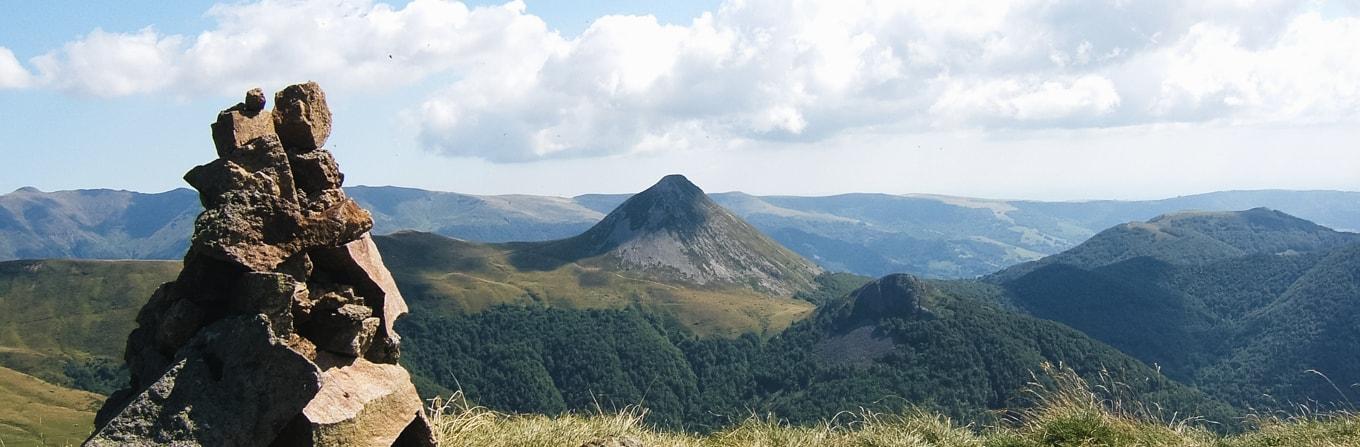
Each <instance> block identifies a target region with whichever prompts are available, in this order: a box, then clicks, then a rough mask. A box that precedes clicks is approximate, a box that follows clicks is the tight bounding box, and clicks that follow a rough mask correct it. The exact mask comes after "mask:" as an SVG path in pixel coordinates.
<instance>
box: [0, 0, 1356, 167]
mask: <svg viewBox="0 0 1360 447" xmlns="http://www.w3.org/2000/svg"><path fill="white" fill-rule="evenodd" d="M1324 3H1325V2H1324ZM1318 5H1319V3H1318V2H1314V1H1305V0H1254V1H1253V0H1223V1H1205V2H1170V1H1145V2H1123V1H1117V2H1088V1H1049V0H1017V1H982V0H956V1H949V2H901V1H891V0H848V1H844V2H825V1H812V0H729V1H726V2H725V3H723V4H722V6H721V7H720V8H719V9H718V10H717V11H714V12H712V13H705V14H703V15H701V16H699V17H697V18H695V19H693V20H692V21H691V22H690V23H687V24H678V25H672V24H663V23H658V22H657V20H656V19H655V18H652V17H638V16H607V17H601V18H599V19H598V20H596V21H594V23H592V24H591V25H590V27H589V28H588V29H587V30H586V31H584V32H583V33H582V34H581V35H580V36H576V37H574V38H571V39H567V38H564V37H562V36H561V35H559V34H558V33H556V32H554V31H553V30H552V29H551V28H550V27H549V25H548V24H547V23H545V22H544V21H543V20H541V19H539V18H538V17H535V16H533V15H529V14H527V12H526V8H525V5H524V4H523V3H522V2H519V1H513V2H509V3H506V4H505V5H501V6H495V7H481V8H469V7H467V6H466V5H464V4H462V3H459V2H456V1H449V0H416V1H413V2H411V3H409V4H407V5H405V6H403V7H400V8H398V7H393V6H390V5H387V4H384V3H374V2H372V1H369V0H329V1H283V0H261V1H258V2H254V3H243V4H223V5H218V6H215V7H213V8H212V9H211V10H210V11H209V12H208V17H210V18H211V19H212V20H214V21H215V26H214V27H213V28H212V29H210V30H207V31H204V32H202V33H200V34H198V35H196V36H179V35H162V34H160V33H158V32H156V31H155V30H154V29H150V28H148V29H144V30H141V31H138V32H134V33H110V32H104V31H100V30H95V31H94V32H92V33H90V34H89V35H86V36H84V37H82V38H81V39H78V40H76V41H73V42H69V43H67V44H65V45H64V46H63V47H61V48H60V49H57V50H54V51H52V52H49V53H47V54H45V55H42V56H39V57H37V58H34V59H32V60H31V62H32V66H33V67H34V68H35V69H36V73H37V75H36V76H34V77H32V78H31V79H30V78H29V77H28V76H26V75H27V73H28V72H27V71H25V70H24V69H23V67H22V66H20V65H19V64H18V62H17V60H13V59H14V58H13V57H12V55H9V58H8V60H7V59H6V57H5V56H6V53H5V52H0V86H11V87H13V86H25V85H39V86H47V87H52V88H59V89H64V90H67V91H72V92H76V93H80V94H87V95H97V96H119V95H129V94H140V93H171V94H176V95H198V94H201V93H202V92H213V93H222V92H227V93H233V94H234V93H237V92H240V91H242V90H244V89H245V88H248V87H251V86H255V85H281V84H284V83H287V82H293V81H296V80H300V79H315V80H317V81H319V82H322V83H323V85H327V86H328V87H337V88H343V89H350V90H351V91H353V92H364V91H369V90H377V91H382V90H383V89H387V88H390V87H391V86H411V85H420V86H422V88H424V86H431V85H433V86H434V87H432V88H431V91H430V92H429V93H428V94H427V95H426V96H425V99H424V100H423V101H421V102H420V104H418V105H414V106H413V107H412V109H413V110H412V113H411V116H412V117H414V118H413V119H414V121H415V124H416V128H417V129H418V132H419V141H420V142H421V143H422V144H423V145H424V146H426V147H428V148H430V149H432V150H435V151H438V152H440V153H444V154H448V155H454V156H471V157H479V158H484V159H487V160H491V161H496V162H519V161H531V160H538V159H545V158H571V157H592V156H600V155H608V154H618V153H629V152H639V151H659V150H666V148H680V149H683V148H697V147H714V146H718V145H722V146H740V145H742V144H743V143H744V142H755V143H761V144H764V145H778V144H781V143H785V142H817V141H827V140H828V139H831V138H834V137H841V136H845V135H850V134H855V133H860V132H880V133H881V132H887V133H895V135H903V134H911V133H914V132H922V131H940V130H944V131H949V130H952V129H981V130H982V131H988V130H993V129H1008V130H1014V129H1019V130H1027V129H1031V130H1032V129H1045V128H1091V127H1096V128H1105V127H1117V126H1130V125H1143V124H1155V123H1162V122H1190V123H1194V122H1208V121H1214V122H1227V123H1263V122H1264V123H1276V124H1283V125H1294V124H1301V123H1302V124H1307V123H1317V122H1355V121H1360V111H1358V110H1360V86H1358V84H1360V58H1356V57H1355V55H1356V54H1360V19H1357V18H1355V17H1349V16H1335V15H1330V16H1324V15H1322V14H1320V13H1316V12H1312V11H1314V10H1316V9H1318ZM1324 6H1325V5H1324ZM299 18H302V19H299ZM13 73H18V74H13ZM16 79H17V81H16ZM718 141H721V142H722V143H716V142H718Z"/></svg>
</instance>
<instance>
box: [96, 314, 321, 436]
mask: <svg viewBox="0 0 1360 447" xmlns="http://www.w3.org/2000/svg"><path fill="white" fill-rule="evenodd" d="M269 326H270V323H269V321H268V319H267V318H264V317H263V316H255V317H245V316H241V317H233V318H227V319H223V320H220V321H218V322H216V323H213V324H212V325H209V326H208V327H206V328H203V330H201V331H199V333H198V335H197V336H195V337H194V338H193V340H191V341H190V342H189V343H188V344H187V345H186V346H185V347H184V348H182V349H181V350H180V352H179V354H178V355H177V356H176V358H175V360H174V362H173V363H172V364H171V366H170V368H169V369H168V370H166V371H165V372H164V373H162V374H161V376H160V378H159V379H157V380H156V381H155V382H154V383H152V384H151V385H150V386H149V387H147V388H146V389H144V390H142V391H141V392H140V393H138V394H136V395H134V396H133V397H132V398H131V400H130V401H129V402H128V403H127V404H126V405H124V406H123V407H122V408H121V410H120V411H119V412H118V413H117V415H116V416H114V417H113V418H112V419H111V420H109V421H108V422H106V423H105V424H103V426H101V427H99V429H98V431H96V432H95V433H94V435H93V436H92V437H91V438H90V439H89V440H88V441H86V443H85V445H87V446H162V445H179V446H251V445H260V440H261V439H273V438H274V436H275V435H276V434H277V433H279V432H280V431H281V430H282V429H283V428H284V427H285V426H287V425H288V423H289V422H290V421H292V420H293V418H294V417H296V416H297V414H298V413H299V412H301V411H302V409H303V408H304V407H305V406H306V405H307V404H308V402H309V400H310V399H311V398H312V397H313V396H315V395H316V394H317V392H318V391H319V390H320V389H321V385H322V379H321V371H320V369H319V368H318V367H317V366H316V364H314V363H312V362H310V361H308V360H307V359H305V358H303V357H302V356H301V355H298V353H296V352H294V351H293V350H291V349H289V348H288V347H287V346H285V345H284V344H283V343H282V342H281V341H280V340H279V339H278V338H277V337H276V336H275V334H274V333H273V331H271V330H270V329H269Z"/></svg>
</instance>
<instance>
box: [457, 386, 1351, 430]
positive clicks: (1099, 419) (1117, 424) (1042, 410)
mask: <svg viewBox="0 0 1360 447" xmlns="http://www.w3.org/2000/svg"><path fill="white" fill-rule="evenodd" d="M1039 383H1046V384H1047V385H1040V384H1039ZM1117 385H1119V384H1117V383H1099V384H1088V383H1087V382H1085V381H1082V380H1081V379H1080V378H1078V377H1077V376H1076V375H1075V374H1074V373H1073V372H1072V371H1070V370H1065V369H1049V370H1047V373H1046V374H1044V375H1042V376H1041V377H1039V378H1038V379H1037V380H1036V382H1035V383H1034V384H1031V386H1030V387H1029V388H1028V389H1027V394H1030V395H1033V396H1035V399H1036V400H1037V401H1038V403H1039V405H1038V406H1037V407H1035V408H1033V409H1030V410H1026V411H1023V412H1015V413H1009V414H1008V417H1007V420H1008V422H1007V423H1005V424H1003V425H1001V426H991V427H969V426H960V425H958V424H957V423H955V422H953V421H951V420H950V419H948V418H946V417H944V416H941V415H939V414H935V413H931V412H928V411H921V410H906V411H903V412H901V413H896V414H883V413H873V412H867V411H861V412H858V413H843V414H840V415H838V416H837V418H835V419H834V420H830V421H825V422H823V423H821V424H816V425H802V426H793V425H789V424H786V423H783V422H781V421H778V420H773V419H770V418H767V417H761V416H759V415H754V416H751V417H750V418H748V419H746V420H745V421H743V422H741V423H739V424H737V425H736V426H733V427H731V428H729V429H726V430H723V431H720V432H716V433H711V434H707V435H699V434H693V433H685V432H671V431H662V430H657V429H656V428H654V427H652V426H651V425H650V424H648V423H647V422H646V421H645V419H646V416H647V412H646V411H645V410H642V409H638V408H628V409H625V410H623V411H620V412H616V413H615V412H603V411H597V412H595V413H592V414H569V415H562V416H543V415H515V414H504V413H496V412H492V411H489V410H486V409H485V408H481V407H475V406H470V405H469V404H467V402H466V401H464V400H458V399H455V400H453V401H449V402H446V403H442V404H441V402H439V401H436V402H435V403H434V405H433V407H432V409H433V412H432V414H433V415H434V417H433V420H434V423H435V425H436V427H437V428H438V430H437V431H438V434H439V437H440V442H439V445H441V446H444V447H463V446H467V447H471V446H484V445H497V446H507V447H509V446H525V447H529V446H533V447H553V446H561V447H576V446H582V445H626V444H586V443H588V442H591V441H602V440H623V439H629V438H631V439H632V440H637V441H640V442H641V445H645V446H653V447H654V446H675V447H701V446H712V447H726V446H733V447H735V446H759V447H767V446H768V447H775V446H780V447H783V446H791V447H803V446H806V447H813V446H817V447H822V446H827V447H859V446H919V447H928V446H939V447H1097V446H1101V447H1104V446H1109V447H1114V446H1157V447H1274V446H1311V447H1342V446H1354V445H1360V417H1357V416H1355V415H1352V414H1346V413H1337V414H1330V415H1311V416H1303V417H1293V418H1284V419H1282V418H1277V417H1266V418H1257V419H1254V420H1253V424H1252V427H1253V428H1252V430H1250V431H1247V432H1244V433H1239V434H1234V435H1228V436H1224V435H1219V434H1215V433H1212V432H1210V431H1208V430H1205V429H1204V428H1202V427H1200V426H1198V425H1197V424H1196V423H1195V420H1193V419H1187V418H1185V417H1184V416H1182V415H1170V416H1167V415H1163V414H1159V413H1157V412H1156V411H1155V410H1151V409H1149V408H1147V407H1130V406H1126V405H1124V403H1123V402H1124V401H1122V400H1121V396H1119V395H1112V394H1111V391H1110V390H1118V389H1119V388H1120V387H1119V386H1117Z"/></svg>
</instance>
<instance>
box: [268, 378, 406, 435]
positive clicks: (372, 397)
mask: <svg viewBox="0 0 1360 447" xmlns="http://www.w3.org/2000/svg"><path fill="white" fill-rule="evenodd" d="M349 361H350V362H351V363H348V364H344V365H340V366H335V367H332V368H328V369H326V370H325V371H323V372H322V373H321V391H320V392H318V393H317V394H316V396H315V397H314V398H313V399H312V401H311V402H309V403H308V404H307V407H306V408H303V409H302V414H301V415H299V416H298V418H297V419H295V420H294V421H293V422H292V423H291V424H289V426H288V428H287V429H285V430H284V432H283V433H282V434H280V435H279V438H278V439H276V440H275V441H274V445H288V446H349V445H354V446H361V445H362V446H388V445H394V444H396V443H397V440H398V438H399V437H401V438H406V439H404V441H406V442H407V443H408V444H407V445H429V446H432V445H433V439H432V438H430V439H429V441H430V442H428V443H416V444H410V442H411V441H412V440H413V438H416V436H411V435H406V432H407V429H408V428H409V427H411V426H412V425H413V424H428V422H427V421H426V420H425V418H424V415H423V408H424V404H423V403H422V401H421V400H420V395H418V394H416V388H415V386H414V385H412V384H411V376H410V374H408V373H407V372H406V370H405V369H403V368H402V367H401V366H398V365H389V364H381V363H372V362H369V361H367V360H364V359H361V358H360V359H351V360H349ZM322 362H323V363H326V360H324V359H323V360H322ZM425 427H426V428H427V429H428V425H425ZM417 429H419V427H417ZM427 431H428V430H427ZM403 435H405V436H403Z"/></svg>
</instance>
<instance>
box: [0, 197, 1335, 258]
mask: <svg viewBox="0 0 1360 447" xmlns="http://www.w3.org/2000/svg"><path fill="white" fill-rule="evenodd" d="M346 190H347V192H348V193H349V195H350V196H352V197H354V198H355V199H356V200H358V201H359V202H360V203H361V204H362V205H363V206H364V207H365V208H367V209H369V210H370V211H371V212H372V213H373V215H374V219H375V221H376V225H377V226H376V229H375V232H376V233H378V234H388V233H393V232H396V231H400V230H416V231H425V232H432V233H436V234H441V235H444V236H449V237H454V238H459V239H465V240H469V241H478V242H509V241H546V240H555V239H562V238H567V237H572V236H575V235H578V234H580V233H582V232H584V231H586V230H587V229H589V228H591V227H592V226H594V225H595V224H597V223H599V222H600V221H601V220H602V219H604V217H605V215H606V214H607V213H609V212H610V211H612V210H613V209H614V208H616V207H617V206H619V205H620V204H622V203H623V202H624V201H625V200H627V199H628V198H629V197H630V195H627V194H613V195H609V194H605V195H600V194H594V195H583V196H577V197H573V198H561V197H543V196H527V195H505V196H473V195H465V194H457V193H449V192H435V191H425V190H419V189H411V188H398V187H367V186H358V187H351V188H346ZM710 197H711V199H712V200H713V202H714V203H717V204H718V205H720V206H722V207H723V208H726V209H727V210H729V211H731V212H732V213H733V214H734V215H736V216H737V217H740V218H741V219H743V220H745V221H746V222H748V223H750V224H751V225H752V226H754V227H755V228H756V229H758V230H760V231H761V232H763V233H765V234H766V235H767V236H769V237H770V238H771V239H772V240H774V241H775V242H778V243H779V244H781V245H783V246H785V247H788V248H789V249H790V250H792V251H793V252H795V253H798V254H799V255H801V256H803V257H805V258H807V259H810V260H812V261H813V262H815V263H816V264H818V265H819V266H821V267H822V268H825V269H827V270H831V271H845V272H853V273H857V274H862V275H870V276H880V275H884V274H888V273H893V272H908V273H913V274H918V275H924V276H930V277H939V278H956V277H973V276H979V275H985V274H989V273H992V272H994V271H996V270H999V269H1002V268H1005V267H1008V266H1011V265H1014V264H1017V263H1021V262H1027V261H1033V260H1037V259H1039V258H1041V257H1043V256H1046V255H1050V254H1055V253H1058V252H1061V251H1063V250H1066V249H1068V248H1072V247H1074V246H1076V245H1077V244H1079V243H1081V242H1082V241H1084V240H1086V239H1087V238H1090V237H1091V236H1093V235H1095V234H1096V233H1097V232H1099V231H1101V230H1103V229H1106V228H1109V227H1111V226H1114V225H1117V224H1121V223H1125V222H1129V221H1143V220H1146V219H1149V218H1152V217H1154V216H1157V215H1161V214H1166V213H1172V212H1177V211H1185V210H1199V211H1230V210H1244V209H1250V208H1256V207H1268V208H1272V209H1277V210H1280V211H1282V212H1285V213H1289V214H1291V215H1294V216H1298V217H1300V218H1303V219H1308V220H1310V221H1313V222H1317V223H1318V224H1320V225H1324V226H1327V227H1331V228H1336V229H1341V230H1346V229H1360V193H1356V192H1337V191H1230V192H1217V193H1210V194H1201V195H1193V196H1185V197H1178V198H1173V199H1166V200H1154V201H1129V202H1125V201H1091V202H1035V201H1005V200H986V199H970V198H959V197H945V196H929V195H909V196H900V195H888V194H844V195H837V196H828V197H793V196H753V195H748V194H743V193H739V192H733V193H718V194H711V195H710ZM197 212H198V202H197V196H196V194H195V193H193V192H192V191H190V190H186V189H178V190H174V191H169V192H166V193H160V194H141V193H134V192H127V191H112V190H78V191H59V192H40V191H37V190H33V189H21V190H19V191H15V192H13V193H10V194H5V195H0V260H3V259H20V258H92V259H178V258H180V257H181V256H182V253H183V250H184V248H185V246H186V244H187V240H188V235H189V233H190V232H191V231H192V226H193V225H192V224H193V218H194V216H195V215H196V214H197Z"/></svg>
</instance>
